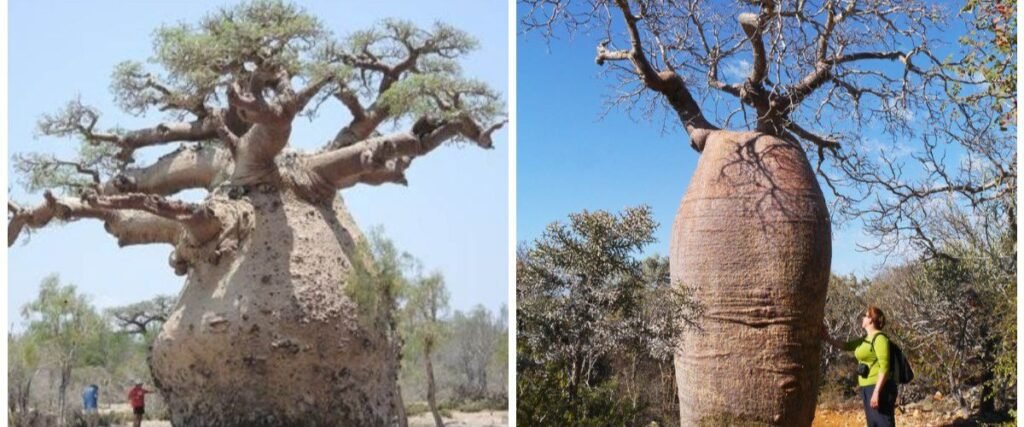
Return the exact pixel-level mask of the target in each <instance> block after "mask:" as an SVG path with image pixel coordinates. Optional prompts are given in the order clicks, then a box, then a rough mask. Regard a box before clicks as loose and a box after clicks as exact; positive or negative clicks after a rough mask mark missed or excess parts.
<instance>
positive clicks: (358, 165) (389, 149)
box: [306, 119, 504, 189]
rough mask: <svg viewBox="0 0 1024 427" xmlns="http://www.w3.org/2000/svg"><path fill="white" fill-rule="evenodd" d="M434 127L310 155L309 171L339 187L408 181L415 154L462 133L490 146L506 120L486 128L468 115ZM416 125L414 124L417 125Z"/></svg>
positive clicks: (483, 144)
mask: <svg viewBox="0 0 1024 427" xmlns="http://www.w3.org/2000/svg"><path fill="white" fill-rule="evenodd" d="M435 125H436V126H435V127H433V129H427V130H422V129H417V130H419V132H403V133H396V134H391V135H386V136H380V137H375V138H370V139H367V140H364V141H362V142H359V143H356V144H353V145H349V146H346V147H342V148H338V149H335V150H331V151H327V152H324V153H320V154H316V155H313V156H310V157H308V158H307V159H306V162H307V163H306V164H307V166H308V167H309V169H310V171H312V172H313V173H314V174H316V175H317V176H319V177H320V178H321V179H322V180H323V181H324V182H327V183H329V184H330V185H333V186H334V187H335V188H336V189H342V188H347V187H351V186H353V185H356V184H358V183H361V182H362V183H367V184H374V185H379V184H381V183H385V182H394V183H400V184H405V183H406V180H405V175H404V171H405V169H406V168H408V167H409V165H410V164H411V163H412V160H413V159H414V158H416V157H419V156H422V155H425V154H427V153H429V152H431V151H433V150H434V149H436V148H437V147H439V146H441V144H443V143H444V142H445V141H448V140H450V139H452V138H455V137H458V136H462V137H465V138H467V139H469V140H471V141H473V142H474V143H475V144H476V145H477V146H479V147H481V148H491V147H492V141H491V134H492V133H493V132H494V131H496V130H497V129H499V128H501V126H502V125H504V122H502V123H499V124H495V125H492V126H488V127H486V128H484V127H482V126H480V125H478V124H476V123H474V122H472V121H470V120H468V119H466V120H462V121H455V122H441V123H436V124H435ZM414 128H415V126H414Z"/></svg>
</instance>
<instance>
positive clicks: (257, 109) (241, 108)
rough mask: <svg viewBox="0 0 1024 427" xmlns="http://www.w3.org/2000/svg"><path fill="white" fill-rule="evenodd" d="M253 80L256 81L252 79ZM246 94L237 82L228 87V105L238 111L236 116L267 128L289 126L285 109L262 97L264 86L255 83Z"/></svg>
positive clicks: (288, 118) (289, 119)
mask: <svg viewBox="0 0 1024 427" xmlns="http://www.w3.org/2000/svg"><path fill="white" fill-rule="evenodd" d="M254 80H256V79H255V78H254ZM252 86H253V87H250V89H249V91H248V92H245V91H243V90H242V87H241V85H239V84H238V82H237V81H236V82H232V83H231V84H230V85H228V90H227V95H228V104H230V105H231V106H232V107H235V108H236V109H238V116H239V117H241V118H242V120H245V121H247V122H249V123H253V124H263V125H267V126H286V125H289V124H291V119H292V117H288V114H287V112H286V111H285V109H284V108H283V107H282V106H281V105H280V104H279V103H277V102H268V101H267V100H266V98H264V97H263V90H264V88H265V87H264V86H263V84H262V83H256V84H253V85H252Z"/></svg>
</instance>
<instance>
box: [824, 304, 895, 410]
mask: <svg viewBox="0 0 1024 427" xmlns="http://www.w3.org/2000/svg"><path fill="white" fill-rule="evenodd" d="M860 324H861V327H862V328H864V331H865V332H866V335H865V336H864V337H863V338H857V339H855V340H853V341H848V342H845V343H844V342H842V341H839V340H836V339H834V338H832V337H830V336H829V335H828V329H827V328H824V327H823V328H822V337H823V338H825V340H826V341H828V342H829V344H832V345H833V346H836V347H839V348H842V349H843V350H846V351H852V352H853V355H854V356H855V357H856V358H857V362H858V365H857V385H858V386H859V391H858V394H860V397H861V399H863V401H864V413H865V415H866V417H867V422H868V427H894V426H895V425H896V394H897V390H896V383H894V382H893V381H889V380H890V374H889V373H890V370H889V337H887V336H885V334H883V333H882V331H881V329H882V328H883V327H885V314H884V313H882V310H880V309H878V307H875V306H868V309H867V311H866V312H865V313H864V316H863V317H862V318H861V323H860ZM823 326H824V325H823Z"/></svg>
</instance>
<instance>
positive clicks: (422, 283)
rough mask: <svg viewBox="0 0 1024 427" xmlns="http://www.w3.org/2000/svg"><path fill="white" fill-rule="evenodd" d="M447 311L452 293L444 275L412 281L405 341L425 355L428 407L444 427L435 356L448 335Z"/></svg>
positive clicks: (440, 425) (438, 422)
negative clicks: (444, 322)
mask: <svg viewBox="0 0 1024 427" xmlns="http://www.w3.org/2000/svg"><path fill="white" fill-rule="evenodd" d="M447 311H448V290H447V289H445V285H444V276H442V275H441V273H440V272H434V273H431V274H429V275H427V276H420V277H417V278H416V279H415V280H414V281H413V282H412V284H411V287H410V291H409V300H408V303H407V304H406V306H405V319H406V322H405V328H406V338H405V340H406V342H407V345H409V346H410V347H412V348H413V349H415V350H418V351H419V352H420V353H421V354H422V355H423V363H424V369H425V371H426V375H427V404H428V405H430V412H431V413H432V414H433V415H434V423H435V424H436V425H437V427H443V426H444V421H443V420H442V419H441V413H440V412H439V411H438V409H437V384H436V382H435V381H434V362H433V359H432V356H433V354H434V351H435V350H436V349H437V348H438V347H439V346H440V344H441V342H442V340H444V338H445V337H446V335H447V333H446V331H445V328H444V327H443V323H442V318H444V316H445V313H446V312H447Z"/></svg>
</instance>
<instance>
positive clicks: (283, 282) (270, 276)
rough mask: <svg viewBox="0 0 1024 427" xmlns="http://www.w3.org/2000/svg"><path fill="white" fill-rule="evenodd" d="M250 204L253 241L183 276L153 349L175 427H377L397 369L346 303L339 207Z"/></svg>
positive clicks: (272, 201)
mask: <svg viewBox="0 0 1024 427" xmlns="http://www.w3.org/2000/svg"><path fill="white" fill-rule="evenodd" d="M247 200H249V201H250V202H251V213H250V214H249V215H251V231H249V232H248V233H247V235H246V236H244V237H243V238H242V239H241V240H240V241H239V244H238V249H237V251H236V252H235V253H233V254H231V255H229V256H226V257H225V258H223V259H221V260H220V262H218V263H217V264H216V265H213V264H199V265H196V266H195V267H194V268H193V269H192V270H191V272H190V274H189V277H188V280H187V282H186V284H185V288H184V290H183V291H182V293H181V296H180V299H179V301H178V304H177V306H176V307H175V309H174V311H173V312H172V314H171V316H170V317H169V318H168V320H167V322H166V323H165V324H164V327H163V329H162V330H161V332H160V334H159V336H158V337H157V338H156V341H155V342H154V344H153V353H152V359H151V368H152V372H153V377H154V379H155V380H156V381H157V384H158V387H159V388H160V390H161V392H162V393H163V394H164V396H165V398H166V399H167V402H168V406H169V409H170V413H171V419H172V422H173V423H174V424H175V425H187V426H200V425H205V426H243V425H245V426H256V425H266V426H270V425H307V426H314V425H316V426H334V425H383V424H385V422H386V421H387V420H388V418H389V416H390V412H391V404H392V401H393V399H394V398H395V396H393V393H394V391H395V387H394V386H393V384H391V379H392V378H394V376H395V372H392V371H393V370H394V367H395V364H394V363H392V362H391V360H390V357H389V355H390V354H391V353H392V352H391V351H390V349H389V348H388V347H389V345H390V343H388V342H387V341H386V339H385V334H384V331H382V330H378V329H379V327H377V326H376V325H373V324H363V323H361V322H360V321H359V318H358V313H357V310H358V306H357V304H356V302H355V301H353V300H352V299H351V298H349V296H348V294H347V293H346V292H345V291H346V284H347V282H348V279H349V274H348V273H349V272H350V271H351V262H352V261H351V260H352V259H354V257H355V252H354V251H355V247H356V245H355V241H356V239H358V231H357V228H356V226H355V224H354V223H353V222H352V220H351V218H349V216H348V214H347V212H345V208H344V206H343V205H342V204H341V202H340V199H338V201H336V202H335V203H334V204H333V205H331V204H322V205H315V204H310V203H308V202H305V201H303V200H302V199H300V198H298V197H296V196H295V195H294V194H291V193H290V192H287V191H285V192H278V191H268V192H262V191H260V190H258V189H257V190H252V191H251V192H249V194H247ZM243 215H245V214H243Z"/></svg>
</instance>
